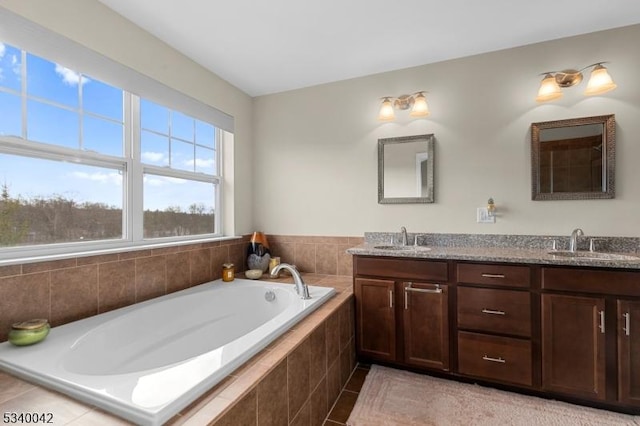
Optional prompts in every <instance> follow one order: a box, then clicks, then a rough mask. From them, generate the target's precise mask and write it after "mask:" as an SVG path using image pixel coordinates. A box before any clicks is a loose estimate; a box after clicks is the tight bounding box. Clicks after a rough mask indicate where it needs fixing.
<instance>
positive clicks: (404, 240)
mask: <svg viewBox="0 0 640 426" xmlns="http://www.w3.org/2000/svg"><path fill="white" fill-rule="evenodd" d="M400 233H401V234H402V245H403V246H406V245H407V228H405V227H404V226H403V227H402V228H400Z"/></svg>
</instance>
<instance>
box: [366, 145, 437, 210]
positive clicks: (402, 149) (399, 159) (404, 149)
mask: <svg viewBox="0 0 640 426" xmlns="http://www.w3.org/2000/svg"><path fill="white" fill-rule="evenodd" d="M433 163H434V154H433V135H432V134H429V135H418V136H406V137H399V138H386V139H379V140H378V203H380V204H404V203H433Z"/></svg>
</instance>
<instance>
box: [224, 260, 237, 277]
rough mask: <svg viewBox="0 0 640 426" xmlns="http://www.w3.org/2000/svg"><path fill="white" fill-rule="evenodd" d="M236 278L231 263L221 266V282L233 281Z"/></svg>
mask: <svg viewBox="0 0 640 426" xmlns="http://www.w3.org/2000/svg"><path fill="white" fill-rule="evenodd" d="M235 277H236V270H235V267H234V265H233V263H225V264H223V265H222V281H225V282H229V281H233V280H234V279H235Z"/></svg>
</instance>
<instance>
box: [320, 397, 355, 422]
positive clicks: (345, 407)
mask: <svg viewBox="0 0 640 426" xmlns="http://www.w3.org/2000/svg"><path fill="white" fill-rule="evenodd" d="M357 399H358V394H357V393H355V392H350V391H342V393H341V394H340V396H339V397H338V401H337V402H336V404H335V405H334V406H333V409H332V410H331V413H329V417H327V420H333V421H334V422H338V423H346V422H347V419H348V418H349V415H350V414H351V410H353V407H354V406H355V405H356V400H357Z"/></svg>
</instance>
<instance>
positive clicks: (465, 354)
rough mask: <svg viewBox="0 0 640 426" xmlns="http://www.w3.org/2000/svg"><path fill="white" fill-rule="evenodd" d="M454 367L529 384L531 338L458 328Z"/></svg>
mask: <svg viewBox="0 0 640 426" xmlns="http://www.w3.org/2000/svg"><path fill="white" fill-rule="evenodd" d="M458 370H459V372H460V373H461V374H466V375H470V376H474V377H482V378H485V379H488V380H497V381H500V382H506V383H515V384H519V385H526V386H531V385H532V383H533V378H532V374H531V342H530V341H529V340H522V339H514V338H509V337H497V336H488V335H484V334H478V333H468V332H464V331H461V332H459V333H458Z"/></svg>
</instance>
